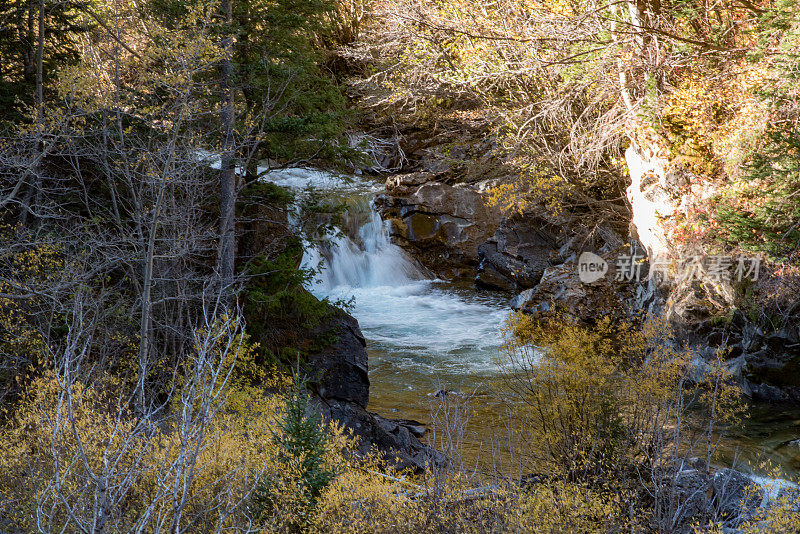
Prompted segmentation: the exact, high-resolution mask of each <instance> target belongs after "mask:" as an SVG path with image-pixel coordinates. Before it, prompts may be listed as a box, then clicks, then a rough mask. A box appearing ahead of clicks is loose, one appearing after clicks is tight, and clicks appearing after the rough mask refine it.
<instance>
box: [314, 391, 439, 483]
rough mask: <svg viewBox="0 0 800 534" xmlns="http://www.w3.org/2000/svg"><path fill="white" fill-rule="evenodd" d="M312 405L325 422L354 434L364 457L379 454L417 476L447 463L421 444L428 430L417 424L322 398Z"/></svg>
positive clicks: (431, 449) (437, 452)
mask: <svg viewBox="0 0 800 534" xmlns="http://www.w3.org/2000/svg"><path fill="white" fill-rule="evenodd" d="M312 402H313V404H314V409H316V410H317V411H318V412H319V413H321V414H322V416H323V418H324V419H326V420H333V421H337V422H338V423H340V424H342V425H344V426H345V427H346V428H348V429H350V430H351V431H352V433H353V435H354V436H356V437H357V438H358V451H359V452H360V453H361V454H368V453H369V452H371V451H373V450H378V451H379V452H380V453H381V454H382V456H383V457H384V458H385V459H386V460H387V461H388V462H390V463H391V464H393V465H395V466H396V467H398V468H400V469H411V470H414V471H417V472H419V471H422V470H423V469H425V467H426V466H428V465H441V464H444V463H446V462H447V458H446V457H445V455H444V454H442V453H441V452H439V451H436V450H435V449H433V448H431V447H429V446H427V445H424V444H423V443H421V442H420V440H419V438H420V437H422V435H423V434H424V427H422V428H421V425H420V423H417V422H416V421H411V422H409V421H405V420H392V419H387V418H385V417H382V416H380V415H378V414H375V413H370V412H368V411H367V410H365V409H364V408H363V407H362V406H359V405H358V404H355V403H352V402H344V401H339V400H335V399H322V398H320V397H318V396H317V397H315V398H314V399H313V401H312Z"/></svg>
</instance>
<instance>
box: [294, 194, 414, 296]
mask: <svg viewBox="0 0 800 534" xmlns="http://www.w3.org/2000/svg"><path fill="white" fill-rule="evenodd" d="M368 217H369V218H368V220H367V222H366V223H364V224H363V225H361V226H360V228H358V229H357V234H356V237H357V239H353V238H351V237H350V236H348V235H346V234H344V233H341V234H339V235H337V236H335V237H332V238H331V239H330V244H329V245H328V246H327V247H326V248H325V249H324V250H323V251H320V250H319V248H312V249H311V250H310V251H309V252H308V253H307V257H306V258H305V261H304V264H305V267H314V266H316V265H318V264H321V271H320V272H319V273H318V274H317V276H316V277H315V286H314V287H315V289H316V290H319V291H321V292H323V293H329V292H331V291H333V290H335V289H336V288H375V287H381V286H389V287H398V286H403V285H407V284H410V283H412V282H413V281H417V280H423V279H425V274H424V272H423V271H422V269H420V268H419V267H418V266H417V265H415V264H414V262H413V260H411V259H410V258H409V257H408V255H407V254H406V252H405V251H404V250H403V249H401V248H400V247H398V246H397V245H395V244H394V243H392V242H391V240H390V239H389V232H388V230H387V228H386V224H385V223H384V222H383V221H382V220H381V217H380V215H378V213H377V212H376V211H375V210H373V209H371V207H370V212H369V215H368Z"/></svg>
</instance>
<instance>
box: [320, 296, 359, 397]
mask: <svg viewBox="0 0 800 534" xmlns="http://www.w3.org/2000/svg"><path fill="white" fill-rule="evenodd" d="M322 332H326V333H329V335H332V336H335V341H334V342H333V343H332V344H330V345H328V346H326V347H325V348H323V349H322V350H321V351H319V352H317V353H315V354H312V355H310V356H309V357H308V359H307V368H308V371H307V372H308V375H309V382H310V385H311V386H312V388H313V389H315V390H316V392H317V393H318V394H319V395H320V396H321V397H323V398H325V399H335V400H339V401H345V402H353V403H355V404H358V405H359V406H361V407H362V408H365V407H366V406H367V403H368V402H369V374H368V367H367V350H366V341H365V340H364V336H363V335H362V334H361V329H360V328H359V326H358V321H356V319H355V318H354V317H352V316H351V315H349V314H347V313H345V312H343V311H341V310H336V311H335V312H334V316H333V318H332V319H330V320H329V321H327V322H325V324H323V325H321V326H320V327H318V328H317V329H316V330H315V331H314V332H313V333H314V334H320V333H322Z"/></svg>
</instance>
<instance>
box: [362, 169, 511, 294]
mask: <svg viewBox="0 0 800 534" xmlns="http://www.w3.org/2000/svg"><path fill="white" fill-rule="evenodd" d="M485 186H486V184H482V183H479V184H456V185H449V184H446V183H444V182H442V181H437V178H436V177H435V175H434V174H432V173H429V172H418V173H412V174H405V175H396V176H391V177H389V178H388V179H387V181H386V191H387V194H386V195H383V196H381V197H379V198H378V199H377V200H376V204H377V206H378V208H379V210H380V211H381V213H382V215H383V216H384V218H387V219H389V220H390V221H391V233H392V237H393V238H394V239H395V240H396V242H397V243H398V244H399V245H401V246H403V247H404V248H406V249H410V251H411V252H412V253H413V254H414V256H415V257H416V258H417V259H419V260H420V261H421V262H422V264H423V265H425V266H426V267H427V268H428V269H430V270H431V271H433V272H435V273H436V274H437V275H438V276H441V277H443V278H457V277H463V276H467V275H468V273H470V272H473V271H474V269H475V267H477V265H478V261H479V258H478V245H480V244H481V243H483V242H484V241H486V240H487V239H488V238H489V237H491V236H492V234H494V232H495V230H496V229H497V227H498V225H499V224H500V216H499V214H498V213H497V210H496V209H494V208H492V207H490V206H488V204H487V203H486V197H485V195H484V188H485Z"/></svg>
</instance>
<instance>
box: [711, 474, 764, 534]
mask: <svg viewBox="0 0 800 534" xmlns="http://www.w3.org/2000/svg"><path fill="white" fill-rule="evenodd" d="M711 486H712V488H713V490H714V501H713V504H714V509H715V511H716V513H717V515H718V517H720V518H721V519H722V520H723V521H724V522H725V523H726V524H727V525H728V526H734V527H735V526H738V525H739V524H741V523H742V522H744V521H746V520H747V519H749V518H751V517H752V516H753V515H754V513H755V511H756V510H757V509H758V508H759V506H761V503H762V501H763V500H764V490H763V489H762V488H761V487H760V486H759V485H757V484H756V483H754V482H753V481H752V479H750V478H749V477H748V476H746V475H744V474H743V473H740V472H739V471H735V470H733V469H720V470H718V471H717V472H716V473H714V477H713V479H712V480H711Z"/></svg>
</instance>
